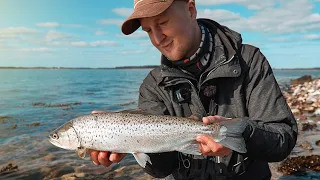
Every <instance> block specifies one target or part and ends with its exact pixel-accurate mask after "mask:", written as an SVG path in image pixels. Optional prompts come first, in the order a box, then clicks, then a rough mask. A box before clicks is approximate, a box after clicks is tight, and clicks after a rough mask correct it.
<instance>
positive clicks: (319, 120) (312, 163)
mask: <svg viewBox="0 0 320 180" xmlns="http://www.w3.org/2000/svg"><path fill="white" fill-rule="evenodd" d="M282 92H283V95H284V96H285V98H286V100H287V103H288V105H289V107H290V108H291V111H292V113H293V114H294V115H295V117H296V120H297V123H298V140H297V144H296V146H295V148H294V149H293V151H292V152H291V154H290V155H289V156H288V158H286V159H285V160H283V161H282V162H278V163H269V165H270V168H271V170H272V179H274V180H275V179H279V177H281V176H284V177H285V176H286V175H296V176H301V175H302V176H303V175H305V173H307V172H319V171H320V128H319V125H320V79H312V77H311V76H310V75H305V76H302V77H300V78H298V79H295V80H292V81H291V85H289V87H287V88H285V89H283V90H282Z"/></svg>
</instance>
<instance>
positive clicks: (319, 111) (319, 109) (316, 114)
mask: <svg viewBox="0 0 320 180" xmlns="http://www.w3.org/2000/svg"><path fill="white" fill-rule="evenodd" d="M313 114H314V115H315V116H320V108H318V109H316V110H315V111H314V113H313Z"/></svg>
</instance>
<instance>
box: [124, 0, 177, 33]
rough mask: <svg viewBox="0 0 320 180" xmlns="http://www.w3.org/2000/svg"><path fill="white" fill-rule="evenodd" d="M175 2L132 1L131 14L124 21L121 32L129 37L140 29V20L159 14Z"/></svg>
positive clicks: (158, 0) (160, 0)
mask: <svg viewBox="0 0 320 180" xmlns="http://www.w3.org/2000/svg"><path fill="white" fill-rule="evenodd" d="M173 1H175V0H134V7H133V8H134V10H133V13H132V14H131V15H130V16H129V17H128V18H127V19H126V20H125V21H124V23H123V24H122V27H121V30H122V33H123V34H125V35H129V34H131V33H133V32H134V31H136V30H137V29H138V28H139V27H140V21H139V19H140V18H145V17H153V16H157V15H159V14H161V13H162V12H164V11H165V10H166V9H168V8H169V7H170V5H171V4H172V3H173Z"/></svg>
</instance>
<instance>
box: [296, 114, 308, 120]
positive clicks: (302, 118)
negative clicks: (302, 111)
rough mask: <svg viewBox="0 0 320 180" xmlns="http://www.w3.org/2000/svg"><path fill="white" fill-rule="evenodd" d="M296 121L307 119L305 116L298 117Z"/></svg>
mask: <svg viewBox="0 0 320 180" xmlns="http://www.w3.org/2000/svg"><path fill="white" fill-rule="evenodd" d="M298 119H299V120H307V119H308V117H307V116H306V115H300V116H298Z"/></svg>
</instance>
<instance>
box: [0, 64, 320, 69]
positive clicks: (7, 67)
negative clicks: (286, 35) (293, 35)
mask: <svg viewBox="0 0 320 180" xmlns="http://www.w3.org/2000/svg"><path fill="white" fill-rule="evenodd" d="M156 67H159V65H148V66H119V67H101V68H90V67H13V66H2V67H1V66H0V69H48V70H59V69H61V70H63V69H66V70H68V69H70V70H71V69H74V70H77V69H79V70H108V69H153V68H156ZM273 70H320V67H315V68H273Z"/></svg>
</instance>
